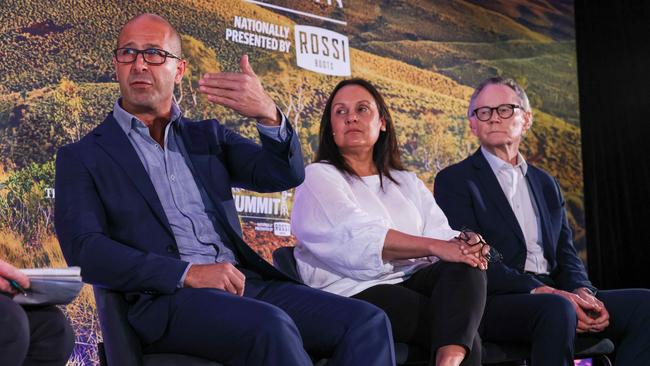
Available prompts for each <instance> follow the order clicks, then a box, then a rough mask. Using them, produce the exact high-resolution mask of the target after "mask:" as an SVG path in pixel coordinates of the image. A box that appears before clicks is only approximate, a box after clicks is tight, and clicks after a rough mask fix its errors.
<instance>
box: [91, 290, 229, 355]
mask: <svg viewBox="0 0 650 366" xmlns="http://www.w3.org/2000/svg"><path fill="white" fill-rule="evenodd" d="M93 291H94V292H95V301H96V302H97V314H98V315H99V325H100V327H101V330H102V337H103V338H104V342H103V343H99V344H98V345H97V351H98V352H97V353H98V355H99V361H100V365H101V366H177V365H184V366H221V364H219V363H217V362H214V361H209V360H206V359H203V358H198V357H194V356H188V355H183V354H176V353H156V354H145V355H143V354H142V347H141V345H140V340H139V339H138V336H137V335H136V334H135V332H134V331H133V329H132V328H131V325H130V324H129V322H128V320H127V318H126V312H127V303H126V301H125V300H124V296H123V295H122V294H121V293H119V292H116V291H112V290H108V289H105V288H101V287H98V286H93Z"/></svg>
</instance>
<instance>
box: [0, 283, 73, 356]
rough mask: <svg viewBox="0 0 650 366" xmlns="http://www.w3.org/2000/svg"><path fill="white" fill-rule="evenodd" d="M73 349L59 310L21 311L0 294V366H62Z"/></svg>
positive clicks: (16, 305)
mask: <svg viewBox="0 0 650 366" xmlns="http://www.w3.org/2000/svg"><path fill="white" fill-rule="evenodd" d="M18 296H22V295H18ZM73 347H74V333H73V332H72V328H71V327H70V324H69V323H68V320H67V319H66V318H65V316H64V315H63V313H62V312H61V311H60V310H59V309H57V308H56V307H54V306H40V307H36V306H31V307H24V308H23V307H21V306H20V305H18V304H16V303H15V302H14V301H13V300H12V299H11V298H10V297H8V296H5V295H3V294H0V365H2V366H20V365H25V366H29V365H42V366H45V365H47V366H63V365H65V364H66V363H67V361H68V358H69V357H70V353H72V348H73Z"/></svg>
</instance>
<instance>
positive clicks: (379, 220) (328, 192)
mask: <svg viewBox="0 0 650 366" xmlns="http://www.w3.org/2000/svg"><path fill="white" fill-rule="evenodd" d="M291 227H292V231H293V232H294V234H295V235H296V237H297V239H298V244H297V246H296V249H295V257H296V262H297V267H298V271H299V273H300V276H301V277H302V280H303V281H304V282H305V283H306V284H308V285H310V286H312V287H315V288H318V289H321V290H324V291H328V292H332V293H335V294H339V295H343V296H349V297H354V298H358V299H362V300H365V301H368V302H371V303H373V304H374V305H376V306H378V307H380V308H382V309H383V310H384V311H385V312H386V313H387V315H388V317H389V318H390V320H391V324H392V328H393V337H394V339H395V341H398V342H404V343H409V344H415V345H419V346H421V347H423V348H425V349H430V350H431V362H430V364H432V365H434V364H435V365H456V366H457V365H480V363H481V362H480V358H481V349H480V341H479V338H478V335H477V329H478V326H479V323H480V320H481V316H482V314H483V308H484V306H485V293H486V290H485V287H486V277H485V273H484V270H485V269H486V268H487V261H486V259H485V257H484V255H485V254H487V253H488V251H489V247H488V246H487V245H485V246H483V245H482V244H481V245H468V244H467V243H476V242H479V241H482V240H479V239H480V236H478V235H477V234H474V233H467V234H465V233H463V234H462V238H463V239H465V241H462V240H460V239H459V238H458V235H459V232H458V231H454V230H452V229H451V228H450V227H449V224H448V222H447V218H446V217H445V215H444V213H443V212H442V210H441V209H440V208H439V207H438V205H436V202H435V200H434V199H433V195H432V194H431V192H430V191H429V190H428V189H427V188H426V186H425V185H424V183H423V182H422V181H421V180H420V179H418V178H417V177H416V176H415V174H413V173H410V172H407V171H406V170H405V169H404V168H403V167H402V164H401V161H400V157H399V150H398V146H397V138H396V136H395V131H394V126H393V121H392V118H391V116H390V113H389V111H388V108H387V106H386V104H385V102H384V100H383V98H382V96H381V95H380V94H379V92H378V91H377V90H376V88H375V87H374V86H373V85H372V84H370V83H369V82H367V81H365V80H362V79H351V80H345V81H342V82H341V83H339V84H338V85H337V86H336V87H335V88H334V91H333V92H332V94H331V95H330V97H329V99H328V101H327V104H326V106H325V111H324V113H323V117H322V119H321V126H320V145H319V148H318V153H317V156H316V162H315V163H314V164H311V165H309V166H308V167H307V168H306V178H305V182H304V183H303V184H302V185H301V186H299V187H298V188H297V190H296V196H295V200H294V206H293V210H292V215H291Z"/></svg>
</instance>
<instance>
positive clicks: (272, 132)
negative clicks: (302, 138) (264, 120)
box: [257, 107, 288, 142]
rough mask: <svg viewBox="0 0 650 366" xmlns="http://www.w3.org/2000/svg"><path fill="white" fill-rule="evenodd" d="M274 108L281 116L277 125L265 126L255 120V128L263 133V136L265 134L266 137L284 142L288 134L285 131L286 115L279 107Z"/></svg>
mask: <svg viewBox="0 0 650 366" xmlns="http://www.w3.org/2000/svg"><path fill="white" fill-rule="evenodd" d="M276 109H277V110H278V112H279V113H280V116H281V117H282V120H281V121H280V125H279V126H265V125H263V124H261V123H259V122H257V130H258V131H259V132H260V133H261V134H263V135H265V136H267V137H269V138H271V139H273V140H275V141H277V142H285V141H287V135H288V133H287V123H288V122H287V116H285V115H284V113H282V111H281V110H280V109H279V108H277V107H276Z"/></svg>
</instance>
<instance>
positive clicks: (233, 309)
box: [136, 273, 395, 366]
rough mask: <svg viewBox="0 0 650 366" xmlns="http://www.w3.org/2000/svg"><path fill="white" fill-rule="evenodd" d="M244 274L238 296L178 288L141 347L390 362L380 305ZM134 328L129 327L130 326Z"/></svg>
mask: <svg viewBox="0 0 650 366" xmlns="http://www.w3.org/2000/svg"><path fill="white" fill-rule="evenodd" d="M246 274H247V279H246V287H245V293H244V296H243V297H240V296H236V295H233V294H230V293H228V292H225V291H222V290H215V289H191V288H187V289H179V290H178V291H177V292H176V293H175V294H174V295H171V296H172V297H173V299H172V300H171V302H169V304H171V305H170V306H171V308H170V312H171V316H170V321H169V323H168V324H167V330H166V332H165V334H164V336H163V338H162V339H160V340H158V341H156V342H154V343H153V344H151V345H148V346H146V347H145V349H144V351H145V352H146V353H151V352H174V353H184V354H190V355H196V356H200V357H204V358H208V359H211V360H215V361H219V362H221V363H224V364H227V365H283V366H284V365H287V366H292V365H309V366H311V365H312V360H311V358H310V355H311V356H312V357H314V358H316V359H319V358H323V357H326V358H329V359H330V361H329V362H330V364H331V365H350V366H352V365H378V366H379V365H382V366H384V365H385V366H393V365H394V364H395V355H394V350H393V339H392V335H391V330H390V324H389V321H388V318H387V317H386V314H384V312H383V311H381V309H379V308H377V307H375V306H373V305H371V304H368V303H366V302H363V301H360V300H355V299H349V298H346V297H342V296H337V295H333V294H329V293H326V292H323V291H319V290H315V289H312V288H310V287H308V286H304V285H299V284H295V283H290V282H283V281H265V280H261V279H259V278H258V279H255V278H250V277H253V276H249V273H246ZM136 330H137V329H136Z"/></svg>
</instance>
